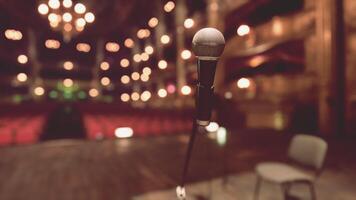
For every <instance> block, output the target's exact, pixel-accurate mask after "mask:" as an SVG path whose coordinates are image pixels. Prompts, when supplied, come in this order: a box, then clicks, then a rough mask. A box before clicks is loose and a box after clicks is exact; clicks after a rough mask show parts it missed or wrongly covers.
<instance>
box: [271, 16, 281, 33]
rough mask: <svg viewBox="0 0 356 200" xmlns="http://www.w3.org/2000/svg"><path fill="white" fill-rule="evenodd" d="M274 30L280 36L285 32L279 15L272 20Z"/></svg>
mask: <svg viewBox="0 0 356 200" xmlns="http://www.w3.org/2000/svg"><path fill="white" fill-rule="evenodd" d="M272 23H273V24H272V32H273V33H274V34H275V35H277V36H280V35H282V34H283V22H282V20H281V19H280V18H279V17H275V18H274V19H273V22H272Z"/></svg>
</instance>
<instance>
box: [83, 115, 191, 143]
mask: <svg viewBox="0 0 356 200" xmlns="http://www.w3.org/2000/svg"><path fill="white" fill-rule="evenodd" d="M84 124H85V127H86V129H87V130H86V132H87V137H88V138H90V139H100V138H114V137H115V130H116V129H117V128H120V127H130V128H132V129H133V132H134V134H133V136H134V137H135V136H138V137H140V136H152V135H164V134H165V135H167V134H175V133H183V132H188V131H189V130H190V129H191V119H190V118H189V116H186V115H178V114H175V113H155V112H152V113H135V114H109V115H103V114H84Z"/></svg>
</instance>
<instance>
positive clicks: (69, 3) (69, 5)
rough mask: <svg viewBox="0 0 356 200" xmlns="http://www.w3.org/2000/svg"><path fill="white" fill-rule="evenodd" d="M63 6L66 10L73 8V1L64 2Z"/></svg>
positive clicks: (66, 0) (64, 0)
mask: <svg viewBox="0 0 356 200" xmlns="http://www.w3.org/2000/svg"><path fill="white" fill-rule="evenodd" d="M62 4H63V6H64V7H65V8H70V7H72V5H73V2H72V0H63V2H62Z"/></svg>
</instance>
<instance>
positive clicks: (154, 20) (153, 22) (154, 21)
mask: <svg viewBox="0 0 356 200" xmlns="http://www.w3.org/2000/svg"><path fill="white" fill-rule="evenodd" d="M157 25H158V19H157V18H156V17H152V18H151V19H150V20H148V26H149V27H151V28H154V27H156V26H157Z"/></svg>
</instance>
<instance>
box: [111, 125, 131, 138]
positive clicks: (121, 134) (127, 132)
mask: <svg viewBox="0 0 356 200" xmlns="http://www.w3.org/2000/svg"><path fill="white" fill-rule="evenodd" d="M115 136H116V137H117V138H130V137H132V136H133V130H132V128H130V127H120V128H117V129H115Z"/></svg>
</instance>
